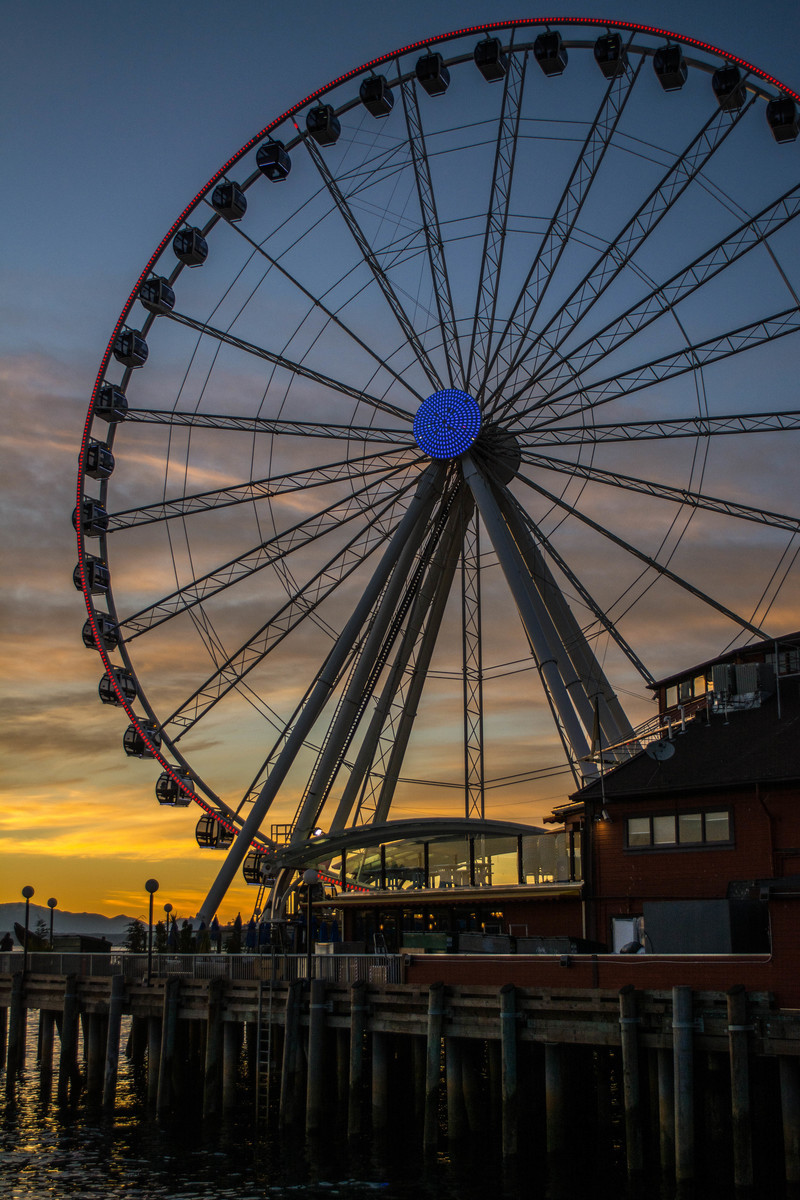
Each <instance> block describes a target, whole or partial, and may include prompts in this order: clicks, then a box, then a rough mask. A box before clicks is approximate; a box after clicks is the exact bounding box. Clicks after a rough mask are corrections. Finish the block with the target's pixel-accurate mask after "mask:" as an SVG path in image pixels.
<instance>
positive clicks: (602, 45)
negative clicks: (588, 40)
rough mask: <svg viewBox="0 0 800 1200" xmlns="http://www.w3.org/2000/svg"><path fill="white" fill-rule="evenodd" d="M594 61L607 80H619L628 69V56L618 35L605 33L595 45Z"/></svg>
mask: <svg viewBox="0 0 800 1200" xmlns="http://www.w3.org/2000/svg"><path fill="white" fill-rule="evenodd" d="M594 61H595V62H596V63H597V65H598V67H599V68H600V70H601V71H602V72H603V77H604V78H605V79H618V78H619V76H620V75H624V74H625V72H626V70H627V69H628V55H627V53H626V50H625V47H624V46H623V44H622V38H621V36H620V35H619V34H618V33H604V34H603V35H602V37H599V38H598V39H597V41H596V42H595V44H594Z"/></svg>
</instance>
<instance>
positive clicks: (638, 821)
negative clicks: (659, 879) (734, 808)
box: [625, 809, 733, 850]
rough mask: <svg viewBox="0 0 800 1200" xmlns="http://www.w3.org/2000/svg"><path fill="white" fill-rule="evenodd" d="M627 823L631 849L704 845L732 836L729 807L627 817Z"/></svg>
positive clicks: (724, 840)
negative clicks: (709, 810) (707, 810)
mask: <svg viewBox="0 0 800 1200" xmlns="http://www.w3.org/2000/svg"><path fill="white" fill-rule="evenodd" d="M625 827H626V831H627V842H626V845H627V847H628V849H629V850H636V849H645V848H650V849H667V848H668V847H676V848H677V847H679V846H686V847H689V846H704V845H708V844H720V843H730V842H731V841H732V840H733V834H732V826H731V816H730V812H729V811H728V810H727V809H719V810H715V811H712V812H693V813H659V814H658V815H654V816H650V817H628V818H627V820H626V823H625Z"/></svg>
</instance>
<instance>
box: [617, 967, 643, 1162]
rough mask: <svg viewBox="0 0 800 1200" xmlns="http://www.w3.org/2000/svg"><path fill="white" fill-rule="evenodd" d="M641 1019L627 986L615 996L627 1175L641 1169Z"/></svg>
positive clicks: (633, 995)
mask: <svg viewBox="0 0 800 1200" xmlns="http://www.w3.org/2000/svg"><path fill="white" fill-rule="evenodd" d="M640 1022H641V1017H639V1016H638V1015H637V1011H636V989H635V988H634V986H633V984H632V983H627V984H626V985H625V987H623V988H621V990H620V993H619V1040H620V1047H621V1050H622V1094H623V1101H624V1104H625V1149H626V1155H627V1161H628V1173H629V1174H631V1175H633V1174H636V1173H637V1172H639V1171H641V1170H643V1168H644V1155H643V1152H642V1105H641V1095H640V1084H639V1037H638V1027H639V1024H640Z"/></svg>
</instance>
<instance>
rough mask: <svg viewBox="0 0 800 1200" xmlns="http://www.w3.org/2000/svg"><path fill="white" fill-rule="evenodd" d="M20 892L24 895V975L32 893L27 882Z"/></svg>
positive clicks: (26, 965)
mask: <svg viewBox="0 0 800 1200" xmlns="http://www.w3.org/2000/svg"><path fill="white" fill-rule="evenodd" d="M22 894H23V896H24V897H25V944H24V946H23V955H22V974H23V975H24V974H25V972H26V971H27V969H28V913H29V912H30V907H31V896H32V895H33V888H32V887H31V885H30V884H29V883H26V884H25V887H24V888H23V889H22Z"/></svg>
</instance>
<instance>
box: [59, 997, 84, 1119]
mask: <svg viewBox="0 0 800 1200" xmlns="http://www.w3.org/2000/svg"><path fill="white" fill-rule="evenodd" d="M78 1018H79V1012H78V979H77V976H76V975H67V976H66V978H65V980H64V1008H63V1010H62V1013H61V1059H60V1062H59V1064H58V1103H59V1104H67V1103H68V1102H69V1099H70V1088H71V1090H72V1096H73V1099H77V1093H78V1089H79V1085H80V1072H79V1070H78Z"/></svg>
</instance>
